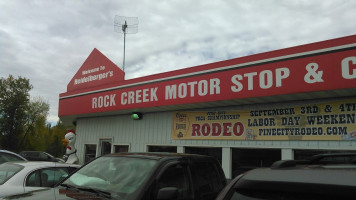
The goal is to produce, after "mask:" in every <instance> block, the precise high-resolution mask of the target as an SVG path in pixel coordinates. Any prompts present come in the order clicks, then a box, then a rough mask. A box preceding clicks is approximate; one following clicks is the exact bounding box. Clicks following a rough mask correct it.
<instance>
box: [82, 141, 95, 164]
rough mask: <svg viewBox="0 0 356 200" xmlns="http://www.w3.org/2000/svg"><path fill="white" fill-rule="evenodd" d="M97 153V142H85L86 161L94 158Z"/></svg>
mask: <svg viewBox="0 0 356 200" xmlns="http://www.w3.org/2000/svg"><path fill="white" fill-rule="evenodd" d="M95 155H96V144H85V155H84V163H87V162H89V161H91V160H94V158H95Z"/></svg>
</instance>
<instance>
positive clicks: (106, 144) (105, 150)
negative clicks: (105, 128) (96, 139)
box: [100, 139, 112, 156]
mask: <svg viewBox="0 0 356 200" xmlns="http://www.w3.org/2000/svg"><path fill="white" fill-rule="evenodd" d="M111 144H112V139H101V140H100V155H101V156H102V155H105V154H109V153H111V146H112V145H111Z"/></svg>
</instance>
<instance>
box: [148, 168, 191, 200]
mask: <svg viewBox="0 0 356 200" xmlns="http://www.w3.org/2000/svg"><path fill="white" fill-rule="evenodd" d="M189 174H190V173H189V171H188V167H187V165H185V164H181V163H175V164H168V165H166V166H165V167H164V168H163V169H162V171H161V172H160V173H159V174H158V176H157V178H156V181H155V184H154V185H153V187H152V188H151V190H150V195H148V196H149V197H150V198H147V197H148V196H146V198H145V199H152V200H155V199H157V197H158V196H159V193H160V192H162V190H165V189H169V188H176V189H177V198H175V199H177V200H188V199H193V190H192V184H191V178H190V175H189Z"/></svg>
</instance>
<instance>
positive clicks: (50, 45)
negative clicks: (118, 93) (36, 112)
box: [0, 0, 356, 123]
mask: <svg viewBox="0 0 356 200" xmlns="http://www.w3.org/2000/svg"><path fill="white" fill-rule="evenodd" d="M0 9H1V11H0V77H1V78H7V77H8V76H9V75H10V74H11V75H13V76H15V77H18V76H21V77H25V78H28V79H29V80H30V83H31V84H32V85H33V87H34V88H33V89H32V90H31V92H30V94H31V97H32V98H33V97H42V98H43V99H44V100H45V101H47V102H48V103H49V104H50V112H49V116H48V121H49V122H51V123H56V122H57V121H58V101H59V94H60V93H63V92H66V88H67V84H68V83H69V81H70V80H71V79H72V77H73V76H74V74H75V73H76V72H77V71H78V69H79V68H80V67H81V65H82V64H83V62H84V61H85V59H86V58H87V57H88V56H89V54H90V52H91V51H92V50H93V49H94V48H97V49H98V50H99V51H101V52H102V53H103V54H104V55H105V56H107V57H108V58H109V59H110V60H111V61H113V62H114V63H115V64H117V65H118V66H119V67H122V60H123V46H124V35H123V34H121V33H117V32H114V19H115V16H116V15H117V16H126V17H137V18H138V21H139V24H138V32H137V33H136V34H130V35H126V36H127V37H126V64H125V72H126V75H125V78H126V79H132V78H137V77H142V76H147V75H151V74H156V73H159V72H166V71H172V70H177V69H182V68H186V67H192V66H197V65H202V64H206V63H212V62H216V61H222V60H227V59H231V58H237V57H242V56H246V55H251V54H256V53H261V52H266V51H271V50H276V49H281V48H286V47H291V46H297V45H302V44H307V43H311V42H317V41H323V40H328V39H333V38H338V37H343V36H348V35H354V34H356V0H303V1H301V0H226V1H224V0H164V1H163V0H67V1H66V0H56V1H54V0H36V1H32V0H0Z"/></svg>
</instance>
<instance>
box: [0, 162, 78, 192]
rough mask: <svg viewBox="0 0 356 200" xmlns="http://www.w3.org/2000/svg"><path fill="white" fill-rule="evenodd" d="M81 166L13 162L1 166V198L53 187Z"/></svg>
mask: <svg viewBox="0 0 356 200" xmlns="http://www.w3.org/2000/svg"><path fill="white" fill-rule="evenodd" d="M79 167H80V165H73V164H65V163H57V162H43V161H12V162H6V163H3V164H1V165H0V197H4V196H8V195H14V194H21V193H24V192H28V191H34V190H38V189H42V188H45V187H53V186H54V185H55V184H57V183H58V182H59V181H61V180H62V179H64V178H65V177H66V176H68V175H69V174H70V173H72V172H73V171H75V170H76V169H78V168H79Z"/></svg>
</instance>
